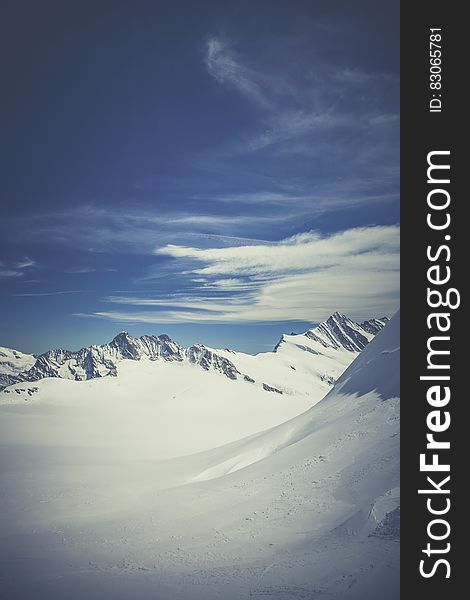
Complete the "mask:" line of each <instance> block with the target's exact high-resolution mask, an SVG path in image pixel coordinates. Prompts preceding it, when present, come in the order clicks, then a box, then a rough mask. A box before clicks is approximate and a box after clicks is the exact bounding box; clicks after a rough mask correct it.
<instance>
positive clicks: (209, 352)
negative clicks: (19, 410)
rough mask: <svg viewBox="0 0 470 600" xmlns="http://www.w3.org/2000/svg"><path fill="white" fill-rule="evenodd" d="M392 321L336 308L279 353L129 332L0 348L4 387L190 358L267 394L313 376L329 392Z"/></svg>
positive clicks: (286, 341) (281, 345)
mask: <svg viewBox="0 0 470 600" xmlns="http://www.w3.org/2000/svg"><path fill="white" fill-rule="evenodd" d="M387 321H388V318H387V317H383V318H381V319H370V320H368V321H364V322H363V323H356V322H354V321H352V320H351V319H349V318H348V317H346V316H345V315H343V314H341V313H339V312H335V313H334V314H333V315H332V316H331V317H329V318H328V319H327V320H326V321H324V322H322V323H320V324H319V325H318V326H317V327H314V328H313V329H309V330H308V331H306V332H305V333H301V334H291V335H283V336H282V337H281V339H280V340H279V342H278V344H277V345H276V347H275V348H274V351H273V352H265V353H260V354H257V355H250V354H245V353H242V352H235V351H233V350H229V349H224V350H221V349H220V350H216V349H212V348H208V347H206V346H204V345H202V344H194V345H192V346H189V347H188V348H185V347H183V346H181V345H180V344H178V343H177V342H175V341H174V340H172V339H171V338H170V337H169V336H167V335H158V336H154V335H143V336H141V337H140V338H134V337H132V336H130V335H129V334H128V333H127V332H125V331H123V332H121V333H119V334H118V335H117V336H116V337H115V338H114V339H113V340H112V341H111V342H109V343H107V344H102V345H93V346H89V347H86V348H82V349H81V350H78V351H71V350H63V349H56V350H48V351H47V352H45V353H43V354H40V355H39V356H33V355H28V354H23V353H21V352H18V351H16V350H12V349H9V348H1V347H0V389H4V388H7V387H8V386H12V385H16V384H20V383H26V382H36V381H39V380H41V379H44V378H47V377H54V378H61V379H72V380H76V381H84V380H89V379H96V378H101V377H109V376H113V377H115V376H117V375H118V370H119V363H120V362H121V361H123V360H133V361H167V362H177V363H185V362H186V363H189V364H191V365H195V366H197V367H200V368H201V369H204V370H205V371H215V372H218V373H220V374H221V375H223V376H225V377H228V378H229V379H231V380H237V379H242V380H244V381H246V382H249V383H252V384H259V385H261V386H262V387H263V389H264V390H265V391H267V392H275V393H280V394H282V393H292V392H293V391H294V390H295V391H299V381H296V380H299V379H301V378H302V376H303V377H305V376H307V377H309V378H313V379H315V380H316V381H317V382H318V383H319V384H320V385H321V386H322V387H323V391H324V392H325V393H326V392H327V391H328V386H331V385H332V384H333V383H334V381H335V379H336V378H337V377H339V375H340V374H341V373H342V372H343V371H344V369H345V368H346V367H347V366H348V365H349V364H350V363H351V362H352V360H353V359H354V358H355V356H356V355H357V354H358V353H359V352H360V351H361V350H363V349H364V348H365V346H366V345H367V344H368V343H369V342H370V341H371V339H372V338H373V337H374V336H375V335H376V334H377V333H378V332H379V331H380V330H381V329H382V328H383V327H384V326H385V324H386V323H387ZM312 383H313V381H312V380H310V381H307V382H306V383H305V384H304V385H302V384H300V391H303V390H305V389H307V387H306V386H311V385H312ZM30 395H31V394H30Z"/></svg>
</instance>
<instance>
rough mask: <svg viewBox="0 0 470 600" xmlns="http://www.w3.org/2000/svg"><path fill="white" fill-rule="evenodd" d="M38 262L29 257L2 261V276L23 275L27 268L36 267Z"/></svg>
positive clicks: (0, 270) (3, 277) (0, 262)
mask: <svg viewBox="0 0 470 600" xmlns="http://www.w3.org/2000/svg"><path fill="white" fill-rule="evenodd" d="M35 266H36V262H35V261H34V260H31V259H30V258H28V257H25V258H24V259H21V260H15V261H10V262H6V263H5V262H3V261H0V278H2V279H7V278H16V277H23V275H24V271H25V269H29V268H31V267H35Z"/></svg>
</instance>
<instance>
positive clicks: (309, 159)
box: [0, 0, 399, 352]
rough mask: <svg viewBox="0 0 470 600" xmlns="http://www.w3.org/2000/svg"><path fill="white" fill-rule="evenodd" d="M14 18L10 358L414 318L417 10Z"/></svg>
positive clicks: (211, 9)
mask: <svg viewBox="0 0 470 600" xmlns="http://www.w3.org/2000/svg"><path fill="white" fill-rule="evenodd" d="M14 4H15V6H13V5H12V8H11V9H10V11H6V16H5V18H3V19H2V29H4V31H2V32H1V33H2V35H1V39H2V52H1V55H2V58H1V60H2V63H4V64H2V69H3V71H4V73H5V84H6V85H5V89H6V90H7V93H6V97H5V102H4V103H3V107H2V109H1V114H0V119H1V125H2V131H3V134H2V138H3V143H2V157H1V159H2V160H1V164H2V171H3V172H2V177H1V180H2V189H1V194H2V219H1V222H0V240H1V241H0V286H1V296H0V301H1V313H0V327H1V333H2V335H1V339H0V345H6V346H11V347H16V348H18V349H21V350H25V351H31V352H40V351H44V350H46V349H47V348H49V347H55V346H62V347H64V346H65V347H70V348H78V347H80V346H83V345H88V344H90V343H98V342H104V341H106V340H108V339H110V338H112V337H113V336H114V335H115V334H116V333H117V332H118V331H120V330H122V329H126V330H128V331H129V332H130V333H132V334H134V335H141V334H142V333H157V334H158V333H163V332H166V333H169V334H170V335H172V336H173V337H175V338H176V339H177V340H178V341H180V342H182V343H191V342H195V341H202V342H205V343H208V344H211V345H213V346H229V347H234V348H238V349H243V350H246V351H250V352H256V351H262V350H266V349H267V348H270V347H272V346H273V344H274V343H275V342H276V340H277V338H278V337H279V335H280V333H281V332H283V331H287V332H290V331H300V330H302V329H305V328H306V327H307V326H308V325H309V324H311V323H315V322H318V321H320V320H322V319H323V318H325V317H327V316H328V315H329V314H331V313H332V312H334V311H335V310H341V311H343V312H345V313H346V314H348V315H349V316H351V317H353V318H356V319H363V318H368V317H371V316H381V315H382V314H387V315H390V314H392V313H393V312H394V311H395V310H396V309H397V308H398V302H399V277H398V266H399V265H398V262H399V261H398V244H399V229H398V223H399V71H398V65H399V27H398V17H399V15H398V2H395V1H390V2H387V3H377V2H361V1H358V2H354V3H352V2H335V1H316V0H311V1H309V2H302V1H296V2H287V1H286V2H284V1H280V2H259V1H256V0H254V1H252V2H241V3H233V2H225V1H222V2H207V1H204V0H202V1H200V2H197V3H196V2H189V1H186V2H171V3H170V2H146V1H142V2H138V3H134V2H120V1H113V2H107V1H106V0H103V1H101V2H90V3H88V2H75V1H73V2H52V1H48V2H46V3H41V6H39V3H30V4H29V3H26V7H27V9H28V10H25V8H24V6H20V3H14ZM46 8H47V9H48V10H46Z"/></svg>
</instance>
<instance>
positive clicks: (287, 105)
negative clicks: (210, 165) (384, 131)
mask: <svg viewBox="0 0 470 600" xmlns="http://www.w3.org/2000/svg"><path fill="white" fill-rule="evenodd" d="M205 64H206V68H207V71H208V72H209V73H210V75H212V76H213V77H214V78H215V79H216V80H217V82H218V83H219V84H220V85H222V86H225V87H227V89H230V90H234V91H236V92H238V93H239V94H241V95H243V96H245V97H246V98H248V99H250V100H251V101H253V103H254V104H255V105H256V106H258V107H260V108H262V109H263V111H264V118H262V120H261V123H260V127H259V128H258V129H257V130H255V131H253V132H252V134H251V135H249V136H246V135H245V136H243V137H242V138H241V139H240V140H238V141H237V142H236V143H235V144H233V145H232V146H231V151H232V152H233V153H246V152H254V151H260V150H264V149H267V148H270V147H273V146H278V145H279V144H282V149H283V152H285V153H287V152H288V151H289V149H292V150H293V151H294V152H298V145H295V144H293V142H294V141H296V140H298V139H301V138H303V137H310V138H311V137H312V136H315V135H316V134H326V133H327V132H330V131H332V130H338V131H342V130H343V131H344V130H360V129H362V128H364V127H367V126H369V127H376V128H377V127H382V128H383V127H386V126H387V125H388V124H389V123H390V122H392V121H394V120H397V119H398V115H397V114H396V113H389V112H387V111H386V110H384V109H383V108H382V109H378V108H377V106H378V105H377V98H378V96H380V94H382V93H383V90H382V88H383V84H384V81H387V82H388V85H389V86H390V87H394V88H397V87H398V80H397V78H396V77H394V76H392V75H389V74H387V73H376V72H368V71H365V70H364V69H363V68H360V67H358V66H356V67H351V66H350V65H344V66H343V67H335V68H333V67H332V65H330V64H327V63H325V62H323V61H322V60H321V59H320V58H319V57H315V62H314V63H313V64H312V65H309V68H308V69H305V70H304V72H303V73H301V74H299V72H298V70H297V69H292V65H291V64H289V63H288V62H284V61H281V62H277V63H276V65H275V66H273V65H271V66H270V65H269V63H268V64H266V63H265V62H264V63H262V62H260V60H259V57H256V56H247V55H246V54H245V55H240V54H238V53H237V52H236V51H235V50H234V45H233V44H231V43H229V42H228V41H227V40H226V39H222V38H217V37H211V38H210V39H209V40H208V41H207V45H206V53H205ZM365 98H367V101H365Z"/></svg>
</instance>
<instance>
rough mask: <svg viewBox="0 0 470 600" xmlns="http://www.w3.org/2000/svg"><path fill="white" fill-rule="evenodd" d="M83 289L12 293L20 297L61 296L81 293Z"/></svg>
mask: <svg viewBox="0 0 470 600" xmlns="http://www.w3.org/2000/svg"><path fill="white" fill-rule="evenodd" d="M82 292H83V290H60V291H56V292H28V293H22V294H13V296H15V297H20V298H36V297H39V296H61V295H62V294H81V293H82Z"/></svg>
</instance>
